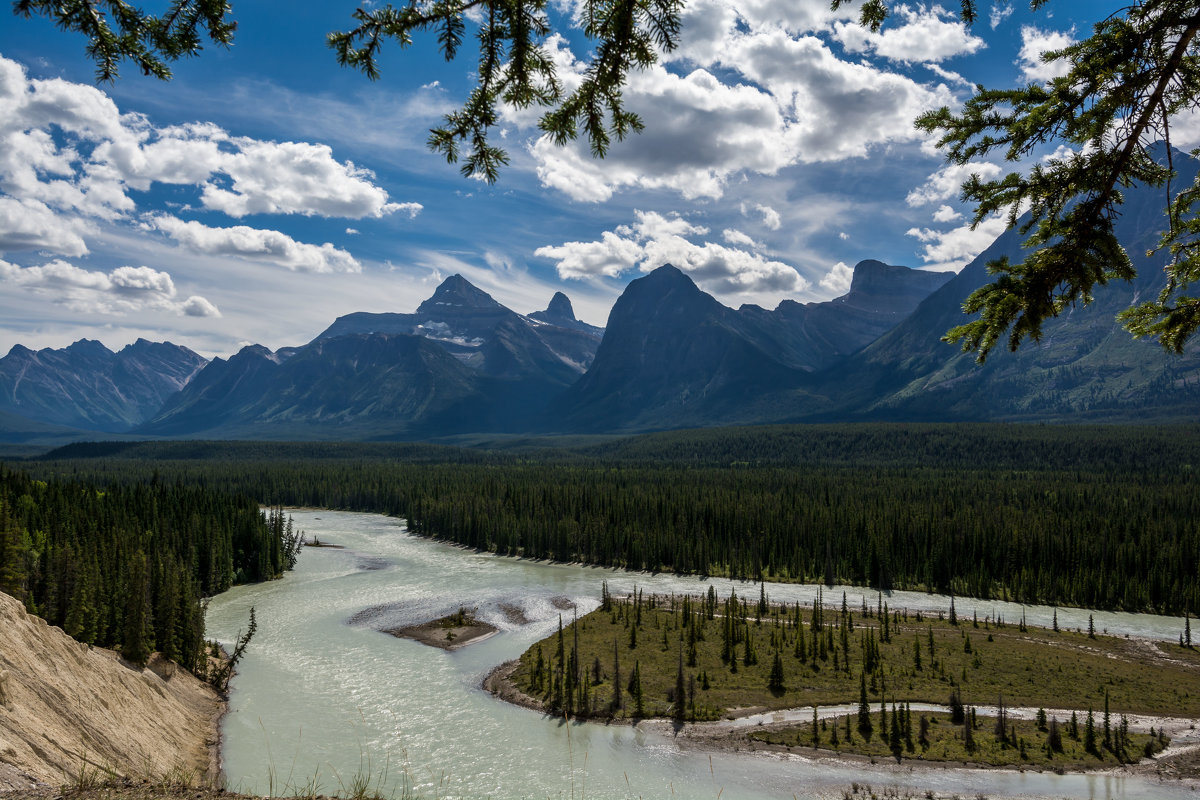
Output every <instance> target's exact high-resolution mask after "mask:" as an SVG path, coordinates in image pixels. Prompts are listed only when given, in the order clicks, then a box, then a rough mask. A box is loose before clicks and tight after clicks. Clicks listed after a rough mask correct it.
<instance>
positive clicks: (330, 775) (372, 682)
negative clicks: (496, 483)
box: [208, 511, 1196, 800]
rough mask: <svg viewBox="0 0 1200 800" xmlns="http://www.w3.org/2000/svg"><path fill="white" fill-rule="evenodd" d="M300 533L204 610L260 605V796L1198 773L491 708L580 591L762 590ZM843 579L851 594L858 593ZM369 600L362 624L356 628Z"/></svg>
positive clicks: (1046, 782)
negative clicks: (942, 761)
mask: <svg viewBox="0 0 1200 800" xmlns="http://www.w3.org/2000/svg"><path fill="white" fill-rule="evenodd" d="M293 517H294V519H295V522H296V525H297V527H299V528H300V529H301V530H303V531H305V533H306V534H307V536H308V538H309V539H312V538H313V537H317V538H319V539H320V541H321V542H322V543H328V544H334V545H338V546H339V547H338V548H333V547H322V548H305V549H304V550H302V551H301V554H300V561H299V564H298V565H297V567H296V569H295V570H294V571H293V572H291V573H289V574H288V575H287V576H286V577H284V578H283V579H281V580H277V581H272V582H269V583H264V584H257V585H251V586H239V587H236V588H234V589H232V590H231V591H229V592H226V593H225V594H222V595H220V596H219V597H217V598H215V599H214V600H213V601H212V603H211V605H210V606H209V609H208V635H209V636H210V637H213V638H216V639H218V640H220V641H222V642H223V643H226V644H228V643H230V642H232V641H233V639H234V638H235V636H236V635H237V633H238V632H239V630H241V629H243V628H244V627H245V625H246V620H247V617H248V614H249V609H250V607H251V606H253V607H254V608H255V609H256V617H257V621H258V632H257V634H256V635H255V637H254V640H253V643H252V645H251V646H250V648H249V649H248V650H247V651H246V655H245V658H244V660H243V661H242V663H241V665H240V667H239V671H238V674H237V676H236V677H235V678H234V681H233V687H232V695H231V699H230V709H229V713H228V714H227V715H226V717H225V719H224V721H223V725H222V735H223V740H222V757H223V766H224V772H225V776H226V786H227V787H228V788H229V789H231V790H237V791H243V792H252V793H257V794H275V795H282V794H293V793H308V792H310V791H311V790H312V789H316V790H318V791H321V792H326V793H331V794H332V793H350V792H351V791H352V790H353V788H354V781H355V778H356V776H360V775H361V776H368V777H369V779H370V780H371V781H372V782H373V787H374V788H378V789H379V790H380V791H381V792H382V793H383V794H384V795H385V796H387V795H389V794H392V795H394V796H395V797H397V798H399V797H403V792H404V791H405V787H406V786H407V787H408V788H409V789H411V790H412V791H414V792H415V793H416V794H418V795H419V796H420V797H423V798H435V797H436V798H446V799H449V798H496V799H497V800H508V799H509V798H626V797H628V798H645V799H646V800H651V798H685V799H687V800H692V799H693V798H718V797H720V798H724V799H725V800H743V799H745V800H758V799H760V798H761V799H766V798H792V797H793V796H794V797H796V798H825V797H840V795H841V792H842V790H843V789H846V788H848V787H849V786H850V785H851V784H852V783H854V782H857V783H859V784H863V783H867V784H871V785H872V786H874V787H877V788H883V787H892V786H896V787H901V788H907V789H911V790H914V791H916V792H917V793H918V794H919V793H920V792H923V791H924V790H925V789H932V790H934V791H936V792H939V793H951V792H953V793H958V794H961V795H962V796H964V797H975V796H976V795H979V794H983V795H985V796H987V797H988V798H998V797H1022V796H1046V797H1068V798H1096V799H1097V800H1100V799H1110V798H1111V799H1112V800H1116V799H1117V798H1175V797H1195V796H1196V793H1195V792H1194V791H1192V790H1191V787H1190V786H1187V785H1185V784H1178V783H1161V782H1158V781H1157V780H1152V779H1147V778H1140V777H1126V776H1122V775H1113V774H1099V775H1054V774H1052V773H1037V772H1032V771H1030V772H1024V773H1022V772H1019V771H1015V770H1014V771H981V770H969V769H936V768H932V769H930V768H917V769H914V770H910V769H908V768H907V766H905V767H903V768H899V769H897V768H895V767H891V766H886V765H867V764H861V763H856V764H850V763H839V762H836V761H832V760H828V759H820V760H812V759H808V758H803V757H800V756H797V755H787V756H782V755H764V754H749V753H728V752H717V751H707V750H697V749H695V748H693V747H689V748H684V747H682V746H680V745H679V744H677V743H676V742H675V740H674V739H673V738H672V737H671V736H670V735H666V734H661V733H655V732H652V731H648V730H646V729H645V726H639V727H632V726H629V725H603V724H594V723H583V724H579V723H571V724H564V723H563V722H562V721H561V720H555V719H551V718H547V717H545V716H544V715H542V714H540V713H537V712H534V711H530V710H527V709H523V708H518V707H515V706H511V705H509V704H507V703H504V702H501V701H499V700H497V699H495V698H494V697H492V696H491V695H490V694H488V693H486V692H484V691H483V690H482V689H481V688H480V683H481V681H482V680H483V678H484V676H485V675H486V674H487V673H488V672H489V671H490V670H491V669H492V668H493V667H495V666H496V665H498V664H500V663H502V662H504V661H507V660H510V659H513V658H516V657H517V656H518V655H519V654H520V653H521V652H523V651H524V650H525V649H526V648H527V647H529V646H530V645H531V644H532V643H534V642H536V641H537V640H538V639H541V638H542V637H544V636H547V635H548V634H550V633H551V632H553V631H554V630H555V629H556V628H557V625H558V621H559V616H560V615H563V617H564V619H565V620H566V621H569V620H570V616H571V614H572V612H571V611H570V610H567V611H564V610H562V609H563V608H564V607H566V606H567V605H568V603H573V604H575V605H576V606H577V607H578V610H579V613H580V614H581V615H582V614H583V613H586V612H587V611H591V610H593V609H594V608H596V606H597V605H599V596H600V583H601V581H604V580H607V581H608V584H609V587H610V589H611V591H613V593H614V594H624V593H628V592H629V591H630V590H632V589H633V587H634V586H635V585H636V586H637V587H639V588H643V589H644V590H645V591H646V592H647V593H651V592H655V593H659V594H664V593H670V592H675V593H682V592H687V593H696V594H698V593H702V592H705V591H707V589H708V585H709V584H710V583H712V584H713V585H715V586H716V588H717V591H718V592H719V593H720V595H721V596H722V597H724V596H727V595H728V594H729V591H730V589H731V588H736V589H737V591H738V593H739V594H745V595H748V596H750V597H751V598H757V595H758V591H759V589H758V586H757V585H756V584H742V583H732V582H730V581H727V580H711V581H706V580H700V579H698V578H685V577H677V576H672V575H650V574H645V573H632V572H622V571H615V570H605V569H599V568H591V567H580V566H572V565H562V564H547V563H544V562H533V561H525V560H520V559H511V558H501V557H496V556H491V555H487V554H481V553H475V552H471V551H468V550H463V549H461V548H456V547H453V546H449V545H446V544H443V543H439V542H433V541H429V540H426V539H421V538H419V537H415V536H412V535H410V534H408V533H407V532H406V531H405V529H404V526H403V521H402V520H397V519H393V518H389V517H384V516H379V515H373V514H357V513H348V512H335V511H296V512H293ZM843 591H845V592H846V594H847V596H848V600H849V603H850V604H851V606H852V607H855V608H857V607H859V606H860V605H861V603H862V601H863V598H864V595H865V599H866V601H867V602H869V603H872V604H873V603H874V602H875V601H876V597H875V594H874V593H873V592H870V591H869V590H863V589H861V588H855V587H834V588H832V589H825V595H824V597H825V601H826V602H827V603H834V602H837V603H840V602H841V596H842V592H843ZM816 592H817V587H815V586H807V585H795V584H768V585H767V593H768V595H769V596H770V597H771V599H772V600H782V601H787V602H796V601H798V600H799V601H806V602H812V600H813V599H814V597H815V596H816ZM885 599H886V600H887V602H888V603H889V605H890V606H891V608H893V609H901V608H908V609H909V610H917V609H920V610H923V611H934V612H936V611H937V610H944V609H948V607H949V603H950V600H949V598H947V597H942V596H938V595H928V594H924V593H914V592H895V593H893V594H891V595H889V596H887V597H886V598H885ZM955 604H956V610H957V612H958V614H959V615H965V616H968V617H969V616H970V615H971V614H972V613H973V612H976V611H977V612H978V614H979V616H980V617H981V618H982V617H983V616H985V615H989V614H990V615H993V616H995V615H1000V616H1002V617H1003V618H1004V619H1005V620H1006V621H1010V622H1016V621H1017V620H1018V619H1019V618H1020V616H1021V613H1022V610H1024V613H1025V615H1026V618H1027V620H1028V621H1029V623H1030V624H1037V625H1045V626H1047V627H1048V626H1049V624H1050V620H1051V615H1052V613H1053V611H1052V609H1050V608H1048V607H1036V606H1025V607H1021V606H1018V605H1015V604H1007V603H1000V602H991V601H972V600H969V599H964V598H957V599H956V600H955ZM460 606H466V607H468V608H475V609H476V616H477V617H479V618H480V619H482V620H484V621H486V622H488V623H490V624H492V625H494V626H496V627H497V628H499V633H498V634H497V635H495V636H492V637H490V638H488V639H485V640H483V641H479V642H477V643H474V644H471V645H469V646H467V647H464V648H462V649H460V650H456V651H443V650H440V649H437V648H433V647H429V646H426V645H423V644H420V643H418V642H415V641H410V640H406V639H399V638H396V637H393V636H390V635H388V634H385V633H381V632H380V631H379V630H378V628H380V627H391V626H402V625H406V624H415V623H420V622H425V621H428V620H430V619H435V618H437V617H440V616H443V615H446V614H449V613H452V612H453V611H455V610H457V609H458V608H459V607H460ZM365 609H376V612H375V614H374V616H373V617H372V619H371V621H370V622H369V623H364V624H351V622H350V620H351V618H353V617H355V615H356V614H358V613H359V612H361V611H363V610H365ZM1058 622H1059V625H1060V626H1063V627H1072V628H1085V629H1086V627H1087V624H1088V612H1087V611H1080V610H1074V609H1061V608H1060V609H1059V610H1058ZM1095 625H1096V629H1097V630H1098V631H1099V630H1107V631H1108V632H1109V633H1115V634H1118V635H1126V634H1128V635H1133V636H1143V637H1151V638H1161V639H1166V640H1174V639H1175V638H1176V637H1178V635H1179V631H1180V630H1182V626H1183V621H1182V619H1175V618H1171V617H1156V616H1149V615H1139V614H1113V613H1103V612H1097V613H1096V614H1095Z"/></svg>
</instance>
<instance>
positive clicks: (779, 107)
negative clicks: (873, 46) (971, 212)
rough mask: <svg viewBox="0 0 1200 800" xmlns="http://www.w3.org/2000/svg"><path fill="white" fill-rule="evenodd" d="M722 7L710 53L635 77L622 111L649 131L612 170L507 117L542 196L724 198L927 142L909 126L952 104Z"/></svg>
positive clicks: (615, 158) (564, 70)
mask: <svg viewBox="0 0 1200 800" xmlns="http://www.w3.org/2000/svg"><path fill="white" fill-rule="evenodd" d="M710 5H711V4H710ZM763 5H764V7H766V5H767V4H763ZM792 5H795V4H792ZM771 7H775V6H774V5H772V6H771ZM713 8H714V9H717V11H719V12H720V13H717V15H716V17H715V18H714V20H715V22H714V24H715V25H716V26H717V27H718V28H720V35H719V36H718V35H716V34H715V33H714V35H713V36H712V37H711V39H710V41H709V42H708V43H707V44H706V45H705V48H702V49H704V52H703V54H701V53H700V52H699V51H698V50H697V51H692V55H691V56H690V57H689V58H688V59H682V58H679V59H673V60H672V61H671V62H670V63H669V64H658V65H655V66H654V67H652V68H650V69H648V70H645V71H642V72H634V73H632V74H631V75H630V79H629V83H628V86H627V87H626V90H625V92H624V97H625V104H626V107H627V108H628V110H630V111H633V112H636V113H637V114H639V115H640V116H641V118H642V120H643V122H644V123H645V130H644V131H643V132H641V133H639V134H637V135H633V136H630V137H629V138H627V139H626V140H625V141H623V142H614V143H613V144H612V146H611V147H610V149H609V151H608V155H607V157H606V158H605V159H603V160H597V159H594V158H592V156H591V153H590V151H589V149H588V145H587V143H586V142H573V143H570V144H568V145H567V146H565V147H558V146H556V145H554V144H553V143H552V142H551V141H550V140H549V138H547V137H541V136H540V135H539V132H537V130H536V125H535V123H536V115H534V114H532V113H530V112H529V111H528V110H525V111H522V110H517V109H505V111H504V118H505V121H506V122H508V123H512V124H513V125H514V126H516V127H517V128H519V129H522V130H525V131H526V132H528V133H529V134H530V135H533V136H539V138H536V139H534V141H533V142H532V143H530V144H529V145H528V152H529V154H530V155H531V156H532V158H533V160H534V162H535V165H536V170H537V175H538V178H539V179H540V181H541V183H542V185H543V186H546V187H549V188H552V189H556V190H558V191H561V192H563V193H564V194H566V195H567V196H568V197H570V198H572V199H574V200H577V201H584V202H603V201H606V200H608V199H609V198H611V197H612V196H613V194H614V193H615V192H618V191H621V190H623V189H634V190H636V189H651V190H656V189H666V190H669V191H672V192H675V193H677V194H679V195H681V196H682V197H684V198H685V199H689V200H695V199H717V198H720V197H722V196H723V195H724V194H725V191H726V187H727V185H728V184H729V182H730V180H731V179H733V178H734V176H736V175H739V174H741V175H768V176H770V175H776V174H777V173H778V172H779V170H781V169H783V168H785V167H789V166H793V165H797V164H811V163H822V162H834V161H840V160H843V159H846V158H856V157H864V156H866V155H867V154H868V153H869V152H870V151H871V150H872V148H876V147H882V146H886V145H888V144H893V143H900V142H917V141H923V140H924V138H925V136H924V134H922V133H921V132H919V131H917V130H916V128H915V127H914V126H913V124H912V120H913V119H914V118H915V117H916V116H917V115H918V114H920V113H921V112H922V111H925V110H928V109H931V108H936V107H940V106H942V105H953V104H954V102H955V98H954V94H953V92H951V90H950V89H948V88H946V86H945V85H944V84H939V85H938V86H935V87H930V86H927V85H924V84H921V83H918V82H916V81H914V80H913V79H911V78H909V77H906V76H904V75H900V74H896V73H891V72H886V71H883V70H880V69H877V68H876V67H873V66H871V65H869V64H865V63H851V62H848V61H844V60H842V59H840V58H838V57H837V56H836V55H835V54H834V53H833V52H832V51H831V50H830V48H829V46H828V45H827V44H826V43H825V42H823V41H822V40H821V39H820V38H818V37H816V36H813V35H808V34H797V33H794V32H791V31H789V30H788V28H786V27H784V26H781V25H779V24H768V23H766V22H761V21H756V20H754V19H752V18H751V17H748V16H746V15H745V14H744V13H732V12H730V13H725V12H723V11H720V9H722V8H725V7H724V6H721V5H720V4H719V3H718V4H715V5H713ZM726 11H728V9H726ZM800 27H806V26H803V25H802V26H800ZM547 48H548V50H549V52H550V55H551V56H552V57H553V58H554V60H555V62H556V64H557V65H558V68H559V71H560V74H561V75H562V76H564V84H565V88H566V89H567V90H570V89H572V88H573V87H574V86H575V85H577V83H578V81H579V72H580V70H581V68H582V66H581V64H580V62H579V61H578V60H577V59H575V57H574V56H573V55H572V53H571V52H570V50H569V49H568V47H567V45H566V43H565V42H564V41H563V40H562V39H557V38H552V39H551V40H550V42H549V43H548V45H547ZM688 62H690V63H688ZM698 131H703V135H697V132H698ZM768 224H770V221H768Z"/></svg>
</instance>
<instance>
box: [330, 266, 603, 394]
mask: <svg viewBox="0 0 1200 800" xmlns="http://www.w3.org/2000/svg"><path fill="white" fill-rule="evenodd" d="M364 333H366V334H370V333H400V334H407V335H412V336H420V337H423V338H425V339H428V340H430V341H432V342H436V343H438V344H439V345H441V346H442V347H444V348H445V349H446V350H447V351H448V352H451V353H453V354H454V355H456V356H458V357H459V358H461V359H462V360H463V361H464V362H465V363H466V364H468V365H469V366H471V367H472V368H473V369H475V370H477V371H479V372H480V373H481V374H483V375H488V376H493V377H499V376H508V377H510V378H511V377H515V375H514V373H513V372H512V370H513V368H514V366H515V365H520V367H521V368H522V370H523V371H522V372H521V373H520V374H521V375H522V376H526V377H536V378H545V379H548V380H549V381H550V382H552V383H560V384H562V385H563V386H565V385H567V384H570V383H574V381H575V380H576V379H577V378H578V377H579V376H580V375H582V374H583V372H584V370H586V369H587V368H588V366H590V365H591V363H592V358H594V357H595V353H596V348H597V347H598V346H599V344H600V337H601V335H602V333H603V331H602V330H601V329H599V328H594V327H592V326H591V325H587V324H586V323H583V322H579V321H578V320H576V319H575V313H574V310H573V309H572V307H571V301H570V300H569V299H567V297H566V295H563V294H562V293H561V292H559V293H558V294H556V295H555V297H554V299H552V300H551V302H550V307H549V308H547V309H546V311H540V312H535V313H534V314H531V315H529V316H528V317H523V316H521V315H520V314H517V313H516V312H515V311H512V310H511V309H509V308H506V307H505V306H503V305H501V304H500V303H498V302H496V300H495V299H493V298H492V296H491V295H489V294H488V293H487V292H484V291H483V290H482V289H479V288H478V287H476V286H474V285H473V284H471V283H470V281H468V280H467V279H466V278H464V277H462V276H461V275H451V276H450V277H449V278H447V279H446V280H444V281H443V282H442V283H441V284H440V285H439V286H438V287H437V289H436V290H434V293H433V296H431V297H430V298H429V299H427V300H425V301H424V302H423V303H421V305H419V306H417V310H416V311H414V312H413V313H411V314H400V313H381V314H372V313H367V312H359V313H355V314H347V315H345V316H342V317H338V318H337V320H335V321H334V323H333V324H332V325H330V326H329V327H328V328H326V329H325V331H324V332H322V333H321V335H320V336H318V337H317V339H318V340H319V339H331V338H334V337H337V336H345V335H347V334H364Z"/></svg>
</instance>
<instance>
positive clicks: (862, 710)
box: [858, 672, 871, 741]
mask: <svg viewBox="0 0 1200 800" xmlns="http://www.w3.org/2000/svg"><path fill="white" fill-rule="evenodd" d="M858 679H859V684H858V733H859V735H860V736H862V737H863V740H864V741H870V740H871V707H870V706H869V705H867V675H866V673H865V672H860V673H859V674H858Z"/></svg>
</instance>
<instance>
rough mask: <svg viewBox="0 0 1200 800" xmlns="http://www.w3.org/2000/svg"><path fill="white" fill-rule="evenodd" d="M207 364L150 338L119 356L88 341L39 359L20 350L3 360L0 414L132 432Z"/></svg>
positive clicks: (38, 355) (47, 352)
mask: <svg viewBox="0 0 1200 800" xmlns="http://www.w3.org/2000/svg"><path fill="white" fill-rule="evenodd" d="M206 363H207V360H206V359H204V358H203V357H201V356H199V355H197V354H196V353H193V352H192V351H191V350H189V349H187V348H186V347H180V346H179V345H174V344H171V343H170V342H148V341H146V340H145V339H138V340H137V341H136V342H134V343H133V344H131V345H127V346H126V347H123V348H121V350H120V351H119V352H116V353H114V352H113V351H111V350H109V349H108V348H107V347H105V346H104V345H102V344H101V343H100V342H96V341H92V340H90V339H80V340H79V341H77V342H75V343H74V344H72V345H69V346H68V347H64V348H62V349H60V350H54V349H51V348H46V349H43V350H38V351H36V352H35V351H33V350H30V349H29V348H27V347H23V346H22V345H15V346H14V347H13V348H12V349H11V350H10V351H9V352H8V355H6V356H4V357H3V358H0V412H6V413H7V414H10V415H12V416H13V417H14V418H23V419H26V420H29V421H32V422H38V423H43V424H47V425H52V426H66V427H70V428H79V429H83V430H92V431H102V432H121V431H127V430H129V429H130V428H131V427H133V426H134V425H137V424H139V423H141V422H143V421H144V420H146V419H148V418H149V417H150V415H152V414H153V413H154V412H156V411H157V410H158V409H159V408H160V407H162V404H163V402H164V401H165V400H166V399H167V398H168V397H170V396H171V395H173V394H174V393H176V392H178V391H179V390H180V389H181V388H182V387H183V386H184V385H186V384H187V382H188V381H189V380H191V378H192V376H193V375H195V374H196V373H197V372H199V371H200V369H201V368H202V367H203V366H204V365H205V364H206ZM13 424H14V425H15V424H16V423H15V422H14V423H13Z"/></svg>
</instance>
